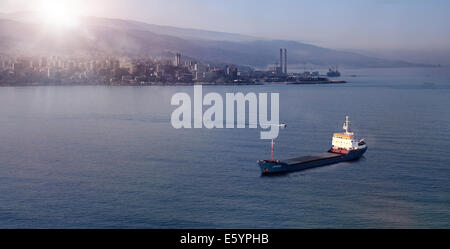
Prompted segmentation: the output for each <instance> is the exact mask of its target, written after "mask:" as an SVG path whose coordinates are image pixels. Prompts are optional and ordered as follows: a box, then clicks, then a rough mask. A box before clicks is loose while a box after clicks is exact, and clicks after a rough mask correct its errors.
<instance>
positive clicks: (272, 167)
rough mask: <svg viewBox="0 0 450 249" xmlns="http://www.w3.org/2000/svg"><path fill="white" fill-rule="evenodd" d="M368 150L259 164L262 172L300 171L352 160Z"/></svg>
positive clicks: (266, 173)
mask: <svg viewBox="0 0 450 249" xmlns="http://www.w3.org/2000/svg"><path fill="white" fill-rule="evenodd" d="M366 150H367V147H366V148H363V149H358V150H353V151H350V152H348V153H347V154H342V153H332V152H328V153H323V154H318V155H311V156H305V157H299V158H293V159H288V160H284V161H267V160H264V161H259V162H258V166H259V167H260V169H261V172H262V174H264V175H270V174H277V173H278V174H279V173H287V172H294V171H300V170H305V169H310V168H315V167H320V166H325V165H330V164H335V163H339V162H345V161H352V160H356V159H358V158H360V157H361V156H362V155H363V154H364V153H365V152H366Z"/></svg>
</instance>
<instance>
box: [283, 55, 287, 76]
mask: <svg viewBox="0 0 450 249" xmlns="http://www.w3.org/2000/svg"><path fill="white" fill-rule="evenodd" d="M284 73H285V74H287V49H284Z"/></svg>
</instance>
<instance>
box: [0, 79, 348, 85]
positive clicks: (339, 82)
mask: <svg viewBox="0 0 450 249" xmlns="http://www.w3.org/2000/svg"><path fill="white" fill-rule="evenodd" d="M345 83H347V81H345V80H327V81H296V82H290V81H283V82H257V83H253V82H246V83H215V82H177V83H162V82H145V83H140V84H139V83H136V84H121V83H111V84H101V83H97V84H95V83H93V84H92V83H91V84H90V83H85V84H83V83H73V84H72V83H71V84H58V83H28V84H0V87H28V86H194V85H202V86H248V85H250V86H258V85H325V84H345Z"/></svg>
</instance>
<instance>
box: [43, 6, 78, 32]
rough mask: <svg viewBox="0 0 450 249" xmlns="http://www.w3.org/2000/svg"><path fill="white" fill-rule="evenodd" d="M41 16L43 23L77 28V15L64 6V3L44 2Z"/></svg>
mask: <svg viewBox="0 0 450 249" xmlns="http://www.w3.org/2000/svg"><path fill="white" fill-rule="evenodd" d="M40 12H41V15H42V19H43V21H44V22H45V23H46V24H48V25H51V26H58V27H76V26H78V18H77V15H76V13H75V12H74V11H73V10H72V9H70V7H68V6H67V5H65V4H64V1H58V0H48V1H42V6H41V10H40Z"/></svg>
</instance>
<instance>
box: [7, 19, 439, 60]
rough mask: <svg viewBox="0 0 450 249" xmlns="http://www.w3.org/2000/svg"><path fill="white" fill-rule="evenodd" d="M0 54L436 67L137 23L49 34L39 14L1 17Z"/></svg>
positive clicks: (86, 22)
mask: <svg viewBox="0 0 450 249" xmlns="http://www.w3.org/2000/svg"><path fill="white" fill-rule="evenodd" d="M0 28H1V29H0V30H1V31H0V53H3V54H9V53H16V54H30V55H34V54H52V53H53V54H63V55H67V56H69V55H93V56H96V55H100V54H112V55H127V56H156V57H164V58H169V57H170V56H172V55H173V54H174V53H178V52H180V53H182V54H183V57H187V58H192V59H195V60H200V61H203V62H207V63H228V64H236V65H242V66H252V67H257V68H265V67H267V66H269V65H275V64H276V63H277V62H278V61H279V48H286V49H288V64H289V66H290V67H295V66H297V67H300V66H301V65H312V66H319V67H328V66H331V65H339V66H341V67H415V66H432V65H428V64H421V63H411V62H406V61H401V60H389V59H381V58H376V57H371V56H367V55H361V54H358V53H353V52H346V51H339V50H334V49H329V48H323V47H319V46H315V45H312V44H307V43H302V42H298V41H289V40H269V39H262V38H256V37H251V36H245V35H240V34H234V33H223V32H217V31H206V30H198V29H185V28H177V27H171V26H161V25H155V24H147V23H144V22H139V21H132V20H124V19H114V18H99V17H83V18H82V19H80V25H79V27H77V28H73V29H66V30H57V31H54V30H51V28H49V27H46V26H45V25H43V24H40V23H39V20H38V18H37V15H36V13H31V14H30V13H20V14H17V15H13V14H6V15H5V14H0Z"/></svg>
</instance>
